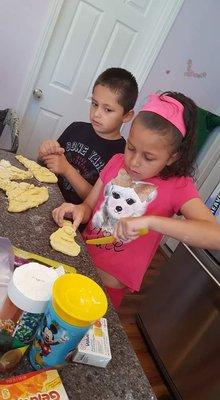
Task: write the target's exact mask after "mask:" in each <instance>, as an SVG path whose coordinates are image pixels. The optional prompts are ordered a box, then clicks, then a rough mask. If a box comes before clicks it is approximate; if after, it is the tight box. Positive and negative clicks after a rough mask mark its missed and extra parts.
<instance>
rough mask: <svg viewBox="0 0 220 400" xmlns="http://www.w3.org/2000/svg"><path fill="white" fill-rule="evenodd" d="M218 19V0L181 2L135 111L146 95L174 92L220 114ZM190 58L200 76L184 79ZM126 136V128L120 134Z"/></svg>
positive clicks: (186, 0)
mask: <svg viewBox="0 0 220 400" xmlns="http://www.w3.org/2000/svg"><path fill="white" fill-rule="evenodd" d="M219 19H220V1H218V0H184V3H183V6H182V8H181V10H180V12H179V14H178V15H177V18H176V20H175V22H174V24H173V26H172V28H171V30H170V32H169V33H168V36H167V39H166V40H165V43H164V45H163V47H162V49H161V51H160V53H159V55H158V57H157V59H156V61H155V63H154V65H153V67H152V69H151V71H150V73H149V75H148V78H147V80H146V82H145V84H144V86H143V88H142V90H141V92H140V95H139V98H138V101H137V105H136V110H139V109H140V108H141V106H142V105H143V104H144V102H145V100H146V97H147V95H148V94H149V93H152V92H156V91H158V90H162V91H165V90H174V91H179V92H183V93H184V94H186V95H187V96H189V97H192V99H193V100H194V101H195V102H196V103H197V104H198V105H199V106H200V107H202V108H205V109H208V110H210V111H212V112H214V113H217V114H220V79H219V68H220V24H219ZM189 59H191V60H192V68H191V69H192V70H193V71H194V73H195V74H198V75H200V74H202V76H201V75H200V77H198V76H195V74H194V76H185V73H186V71H187V61H188V60H189ZM203 73H205V74H206V75H205V76H204V75H203ZM127 133H128V127H125V128H124V130H123V134H124V135H125V136H127Z"/></svg>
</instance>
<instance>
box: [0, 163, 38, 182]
mask: <svg viewBox="0 0 220 400" xmlns="http://www.w3.org/2000/svg"><path fill="white" fill-rule="evenodd" d="M0 178H1V179H10V180H24V179H30V178H33V174H32V172H31V171H24V170H22V169H19V168H17V167H14V166H13V165H11V163H10V162H9V161H7V160H4V159H2V160H1V161H0Z"/></svg>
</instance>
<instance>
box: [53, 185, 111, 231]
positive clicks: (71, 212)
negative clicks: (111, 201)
mask: <svg viewBox="0 0 220 400" xmlns="http://www.w3.org/2000/svg"><path fill="white" fill-rule="evenodd" d="M102 187H103V182H102V180H101V179H100V178H99V179H98V180H97V181H96V183H95V186H93V188H92V190H91V191H90V193H89V195H88V196H87V198H86V199H85V201H84V202H83V203H82V204H79V205H75V204H72V203H63V204H61V206H60V207H57V208H55V209H54V210H53V211H52V215H53V218H54V220H55V222H56V223H57V224H58V225H59V226H63V220H64V218H65V217H70V218H72V219H73V228H74V230H76V229H77V228H78V226H79V225H80V224H81V223H87V222H88V221H89V219H90V218H91V215H92V210H93V209H94V207H95V205H96V203H97V200H98V197H99V193H100V191H101V190H102Z"/></svg>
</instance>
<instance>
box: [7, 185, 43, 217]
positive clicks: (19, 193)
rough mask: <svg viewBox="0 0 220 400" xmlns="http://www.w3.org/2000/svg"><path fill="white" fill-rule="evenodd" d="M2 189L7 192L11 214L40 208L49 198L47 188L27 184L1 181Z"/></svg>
mask: <svg viewBox="0 0 220 400" xmlns="http://www.w3.org/2000/svg"><path fill="white" fill-rule="evenodd" d="M0 188H1V189H3V190H4V191H5V192H6V196H7V198H8V203H9V204H8V211H9V212H21V211H25V210H28V209H29V208H33V207H38V206H39V205H40V204H42V203H45V201H47V200H48V198H49V193H48V189H47V188H45V187H39V186H34V185H30V184H29V183H26V182H21V183H17V182H11V181H5V180H2V179H0Z"/></svg>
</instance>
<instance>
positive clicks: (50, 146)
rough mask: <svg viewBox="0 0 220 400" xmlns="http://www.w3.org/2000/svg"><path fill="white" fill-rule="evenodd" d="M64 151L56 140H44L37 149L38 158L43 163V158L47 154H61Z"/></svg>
mask: <svg viewBox="0 0 220 400" xmlns="http://www.w3.org/2000/svg"><path fill="white" fill-rule="evenodd" d="M64 152H65V150H64V149H63V148H62V147H61V146H60V144H59V143H58V142H57V140H44V141H43V142H42V144H41V146H40V148H39V154H38V157H39V158H40V159H41V160H43V161H44V157H45V156H48V155H49V154H63V153H64Z"/></svg>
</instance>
